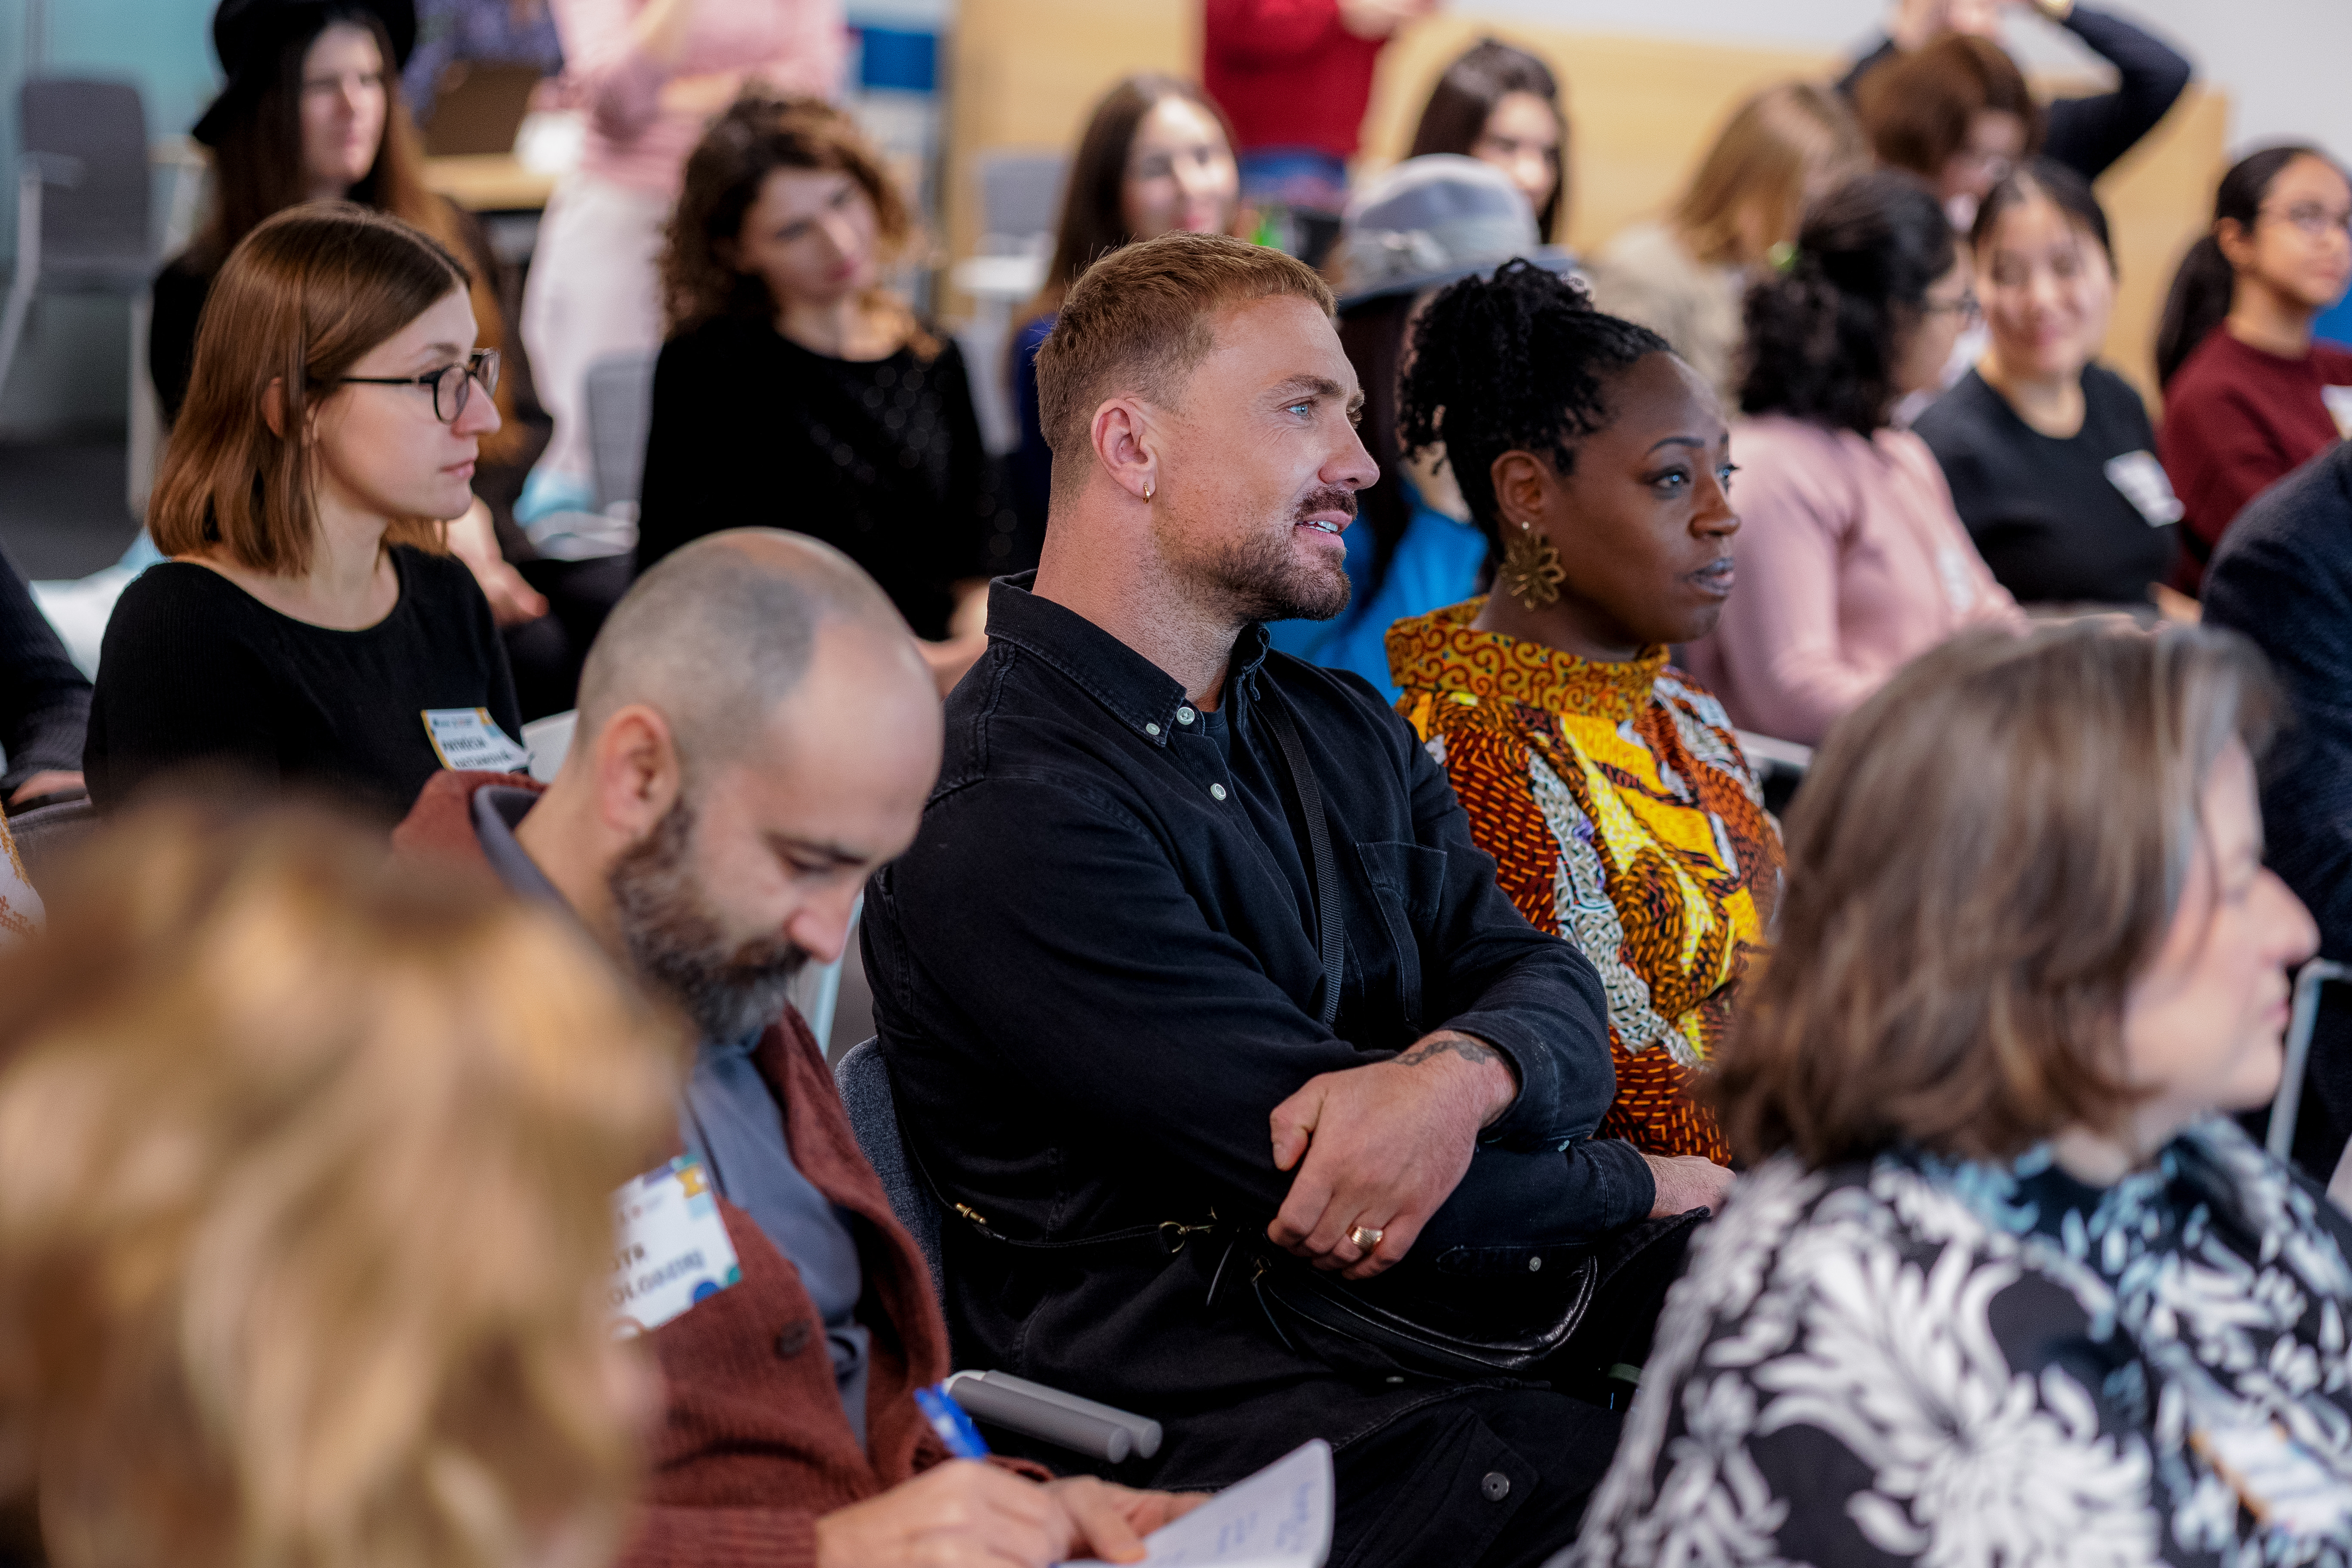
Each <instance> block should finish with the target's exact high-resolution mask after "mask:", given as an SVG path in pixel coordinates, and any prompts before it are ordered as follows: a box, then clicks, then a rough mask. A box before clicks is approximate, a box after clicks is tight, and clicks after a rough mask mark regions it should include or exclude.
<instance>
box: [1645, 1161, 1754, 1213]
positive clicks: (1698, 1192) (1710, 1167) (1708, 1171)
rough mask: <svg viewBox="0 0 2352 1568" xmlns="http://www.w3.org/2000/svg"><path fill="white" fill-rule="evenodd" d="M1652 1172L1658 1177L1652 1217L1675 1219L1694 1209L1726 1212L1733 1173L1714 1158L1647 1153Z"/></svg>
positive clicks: (1651, 1207)
mask: <svg viewBox="0 0 2352 1568" xmlns="http://www.w3.org/2000/svg"><path fill="white" fill-rule="evenodd" d="M1642 1158H1643V1159H1644V1160H1646V1161H1648V1162H1649V1163H1650V1174H1651V1175H1653V1176H1654V1177H1655V1178H1656V1179H1657V1183H1658V1201H1657V1202H1656V1203H1654V1204H1652V1205H1650V1217H1651V1218H1652V1219H1671V1218H1673V1217H1674V1216H1675V1215H1678V1214H1688V1213H1689V1212H1690V1211H1691V1210H1693V1209H1713V1210H1714V1211H1715V1212H1716V1213H1717V1214H1721V1213H1722V1212H1723V1200H1724V1196H1725V1194H1727V1193H1729V1192H1730V1191H1731V1183H1732V1179H1733V1178H1732V1174H1731V1173H1730V1172H1729V1171H1727V1170H1725V1169H1724V1168H1723V1167H1722V1166H1720V1165H1718V1164H1717V1163H1715V1162H1714V1161H1712V1160H1706V1159H1702V1158H1700V1157H1699V1156H1698V1155H1696V1154H1644V1155H1643V1156H1642Z"/></svg>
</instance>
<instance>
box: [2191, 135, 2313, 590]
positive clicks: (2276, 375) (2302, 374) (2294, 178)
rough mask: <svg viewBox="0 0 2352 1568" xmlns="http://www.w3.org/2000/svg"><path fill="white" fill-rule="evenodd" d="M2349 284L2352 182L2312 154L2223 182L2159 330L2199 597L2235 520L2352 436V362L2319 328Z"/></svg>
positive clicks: (2257, 158) (2261, 160)
mask: <svg viewBox="0 0 2352 1568" xmlns="http://www.w3.org/2000/svg"><path fill="white" fill-rule="evenodd" d="M2347 279H2352V183H2347V181H2346V179H2345V175H2344V172H2343V171H2342V170H2341V169H2339V168H2337V167H2336V163H2335V162H2334V161H2333V160H2331V159H2330V158H2329V157H2328V156H2327V154H2326V153H2322V152H2321V151H2320V150H2319V149H2318V148H2316V147H2307V146H2292V147H2271V148H2266V149H2264V150H2263V152H2260V153H2254V154H2252V156H2251V157H2248V158H2245V159H2243V160H2242V161H2241V162H2240V163H2238V164H2237V165H2236V166H2235V167H2234V168H2232V169H2231V171H2230V172H2229V173H2228V174H2224V175H2223V176H2222V177H2221V188H2220V190H2219V191H2218V192H2216V193H2215V195H2214V197H2213V228H2212V232H2211V233H2210V234H2208V235H2206V236H2205V237H2204V238H2202V239H2200V240H2199V241H2198V242H2197V243H2196V245H2194V246H2193V247H2190V249H2189V254H2188V256H2187V257H2186V258H2183V259H2182V261H2181V263H2180V270H2179V272H2178V273H2176V274H2174V276H2173V279H2172V292H2171V293H2170V294H2169V295H2168V296H2167V298H2166V300H2165V301H2164V321H2163V323H2162V324H2161V325H2160V326H2159V327H2158V330H2157V337H2156V371H2157V375H2158V378H2159V380H2160V382H2161V384H2162V385H2163V387H2164V428H2163V429H2162V430H2161V431H2160V432H2159V433H2158V438H2157V441H2158V444H2157V451H2158V455H2159V456H2161V457H2162V458H2163V459H2164V468H2165V472H2167V473H2168V474H2169V475H2171V476H2172V488H2173V489H2175V490H2176V491H2178V492H2179V496H2180V504H2181V505H2182V506H2183V507H2184V508H2186V509H2187V510H2186V512H2185V514H2184V515H2183V517H2182V520H2181V521H2182V523H2183V525H2184V526H2183V527H2182V528H2181V530H2180V558H2179V562H2178V563H2176V565H2175V567H2174V585H2175V586H2177V587H2179V589H2180V590H2181V591H2182V592H2184V593H2190V594H2193V593H2195V592H2197V591H2198V588H2199V586H2200V584H2202V583H2203V581H2204V577H2205V565H2206V563H2207V562H2209V561H2210V560H2211V559H2212V558H2213V547H2214V546H2215V545H2217V544H2219V543H2220V542H2221V534H2222V531H2224V530H2226V529H2227V528H2228V527H2229V526H2230V524H2231V521H2232V520H2234V519H2235V518H2236V517H2237V515H2238V511H2239V509H2240V508H2242V507H2243V506H2244V505H2245V504H2246V503H2247V502H2248V501H2250V500H2252V499H2253V498H2254V496H2255V495H2256V494H2257V493H2258V492H2260V491H2261V490H2262V489H2264V488H2265V487H2267V486H2269V485H2271V484H2273V483H2275V482H2276V481H2277V480H2279V479H2284V477H2285V476H2286V475H2288V474H2289V473H2292V472H2293V471H2294V469H2296V468H2300V467H2302V466H2303V464H2304V463H2305V462H2306V461H2308V460H2309V459H2310V458H2312V456H2313V455H2314V454H2315V453H2317V452H2319V451H2320V450H2321V449H2322V448H2324V447H2327V446H2329V445H2331V444H2333V443H2334V442H2336V441H2337V440H2340V439H2341V438H2342V437H2343V435H2344V432H2345V431H2346V430H2347V429H2352V353H2347V352H2346V351H2344V350H2343V349H2340V348H2337V347H2336V345H2334V344H2333V343H2323V342H2315V341H2314V340H2313V338H2312V333H2311V324H2312V322H2313V321H2315V320H2317V319H2318V316H2319V313H2320V312H2321V311H2322V310H2326V309H2327V307H2328V306H2330V305H2332V304H2334V303H2335V302H2336V300H2338V299H2340V298H2342V296H2343V293H2344V286H2345V283H2346V281H2347Z"/></svg>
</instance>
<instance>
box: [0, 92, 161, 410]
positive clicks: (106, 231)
mask: <svg viewBox="0 0 2352 1568" xmlns="http://www.w3.org/2000/svg"><path fill="white" fill-rule="evenodd" d="M17 114H18V125H19V127H20V128H21V131H22V138H21V144H22V146H23V148H24V153H23V156H22V158H21V160H20V161H19V163H18V166H17V174H16V275H15V276H14V277H13V278H11V279H9V283H8V302H7V304H6V306H5V309H0V388H5V386H6V384H7V380H8V370H9V367H10V365H11V364H12V363H14V362H15V360H16V347H17V344H18V343H19V342H22V341H23V339H24V335H25V321H26V317H27V316H28V315H29V314H30V312H31V310H32V308H33V297H34V295H36V294H39V293H48V294H111V295H114V296H117V297H119V298H121V299H122V300H136V299H138V298H139V297H140V296H141V295H142V294H143V293H144V292H145V291H146V289H147V285H148V282H149V281H150V279H152V278H153V276H154V272H155V247H154V238H153V236H152V232H151V230H150V217H149V201H150V181H151V177H152V176H151V174H150V172H149V169H148V162H147V159H148V152H147V110H146V107H145V106H144V105H143V104H142V102H141V101H140V97H139V89H137V88H136V87H133V86H131V84H130V83H128V82H121V81H100V80H89V79H79V78H66V77H35V78H32V79H28V80H27V81H26V83H25V84H24V87H23V89H21V90H20V91H19V92H18V94H17Z"/></svg>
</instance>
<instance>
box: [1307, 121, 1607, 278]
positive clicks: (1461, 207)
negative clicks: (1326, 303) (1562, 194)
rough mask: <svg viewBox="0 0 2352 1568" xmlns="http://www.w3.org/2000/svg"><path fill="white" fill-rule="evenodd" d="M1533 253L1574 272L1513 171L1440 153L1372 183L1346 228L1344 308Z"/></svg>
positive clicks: (1356, 200) (1540, 261) (1357, 199)
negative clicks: (1547, 239)
mask: <svg viewBox="0 0 2352 1568" xmlns="http://www.w3.org/2000/svg"><path fill="white" fill-rule="evenodd" d="M1515 256H1524V257H1526V258H1528V260H1530V261H1533V262H1535V263H1536V264H1537V265H1538V266H1543V267H1549V268H1551V269H1552V270H1554V271H1556V272H1558V271H1565V270H1567V268H1568V266H1569V258H1568V255H1567V253H1566V252H1564V251H1561V250H1558V249H1555V248H1553V247H1549V246H1547V245H1545V244H1544V243H1543V236H1542V235H1540V234H1538V232H1537V231H1536V215H1535V213H1534V211H1533V210H1532V209H1531V208H1529V207H1528V198H1527V196H1526V195H1525V194H1524V193H1522V192H1521V191H1520V189H1519V188H1518V186H1517V185H1515V184H1511V181H1510V177H1509V176H1508V175H1507V174H1504V173H1503V172H1502V171H1501V170H1500V169H1497V168H1496V167H1494V166H1493V165H1492V164H1489V163H1480V162H1479V161H1478V160H1477V159H1475V158H1465V157H1462V156H1461V155H1459V154H1458V153H1429V154H1427V155H1426V156H1423V157H1420V158H1408V159H1406V160H1405V161H1404V162H1403V163H1399V164H1397V165H1396V166H1394V167H1393V168H1391V169H1388V170H1386V171H1384V172H1382V173H1381V174H1376V175H1374V176H1373V177H1372V178H1371V179H1370V180H1369V181H1367V182H1366V183H1365V184H1364V186H1363V188H1362V189H1360V191H1358V192H1357V193H1356V195H1353V196H1352V197H1350V198H1349V202H1348V210H1347V213H1346V215H1345V216H1343V217H1342V219H1341V224H1340V230H1339V267H1338V271H1339V290H1340V291H1339V308H1340V309H1341V310H1347V309H1348V308H1349V307H1350V306H1354V305H1359V304H1361V303H1363V302H1364V301H1366V300H1377V299H1381V298H1383V297H1385V296H1387V295H1391V294H1403V293H1418V292H1420V291H1421V290H1422V289H1430V288H1434V287H1436V286H1437V285H1439V284H1441V283H1451V282H1454V281H1455V280H1456V279H1463V278H1467V277H1469V276H1471V275H1472V274H1473V273H1478V272H1485V271H1487V270H1489V269H1491V268H1496V267H1499V266H1501V265H1502V264H1503V263H1504V262H1506V261H1508V260H1510V259H1511V258H1513V257H1515Z"/></svg>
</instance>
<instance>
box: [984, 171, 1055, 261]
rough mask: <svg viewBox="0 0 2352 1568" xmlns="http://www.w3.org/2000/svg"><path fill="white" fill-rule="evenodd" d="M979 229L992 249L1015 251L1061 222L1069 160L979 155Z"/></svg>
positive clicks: (1047, 233) (1047, 232) (1052, 230)
mask: <svg viewBox="0 0 2352 1568" xmlns="http://www.w3.org/2000/svg"><path fill="white" fill-rule="evenodd" d="M978 162H979V169H978V171H977V172H978V174H979V177H980V226H981V228H982V231H983V232H984V233H985V234H986V235H987V236H988V237H989V241H990V243H992V245H993V246H995V247H998V248H999V249H1000V251H1002V250H1003V247H1013V248H1018V247H1021V246H1022V245H1024V244H1026V243H1029V242H1030V241H1031V240H1032V237H1034V236H1037V235H1050V234H1052V233H1053V232H1054V231H1055V228H1056V227H1058V226H1060V224H1061V221H1062V184H1063V182H1064V181H1065V180H1066V179H1067V178H1068V177H1069V172H1070V160H1069V158H1068V157H1067V155H1066V154H1064V153H982V154H981V156H980V159H979V161H978Z"/></svg>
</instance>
